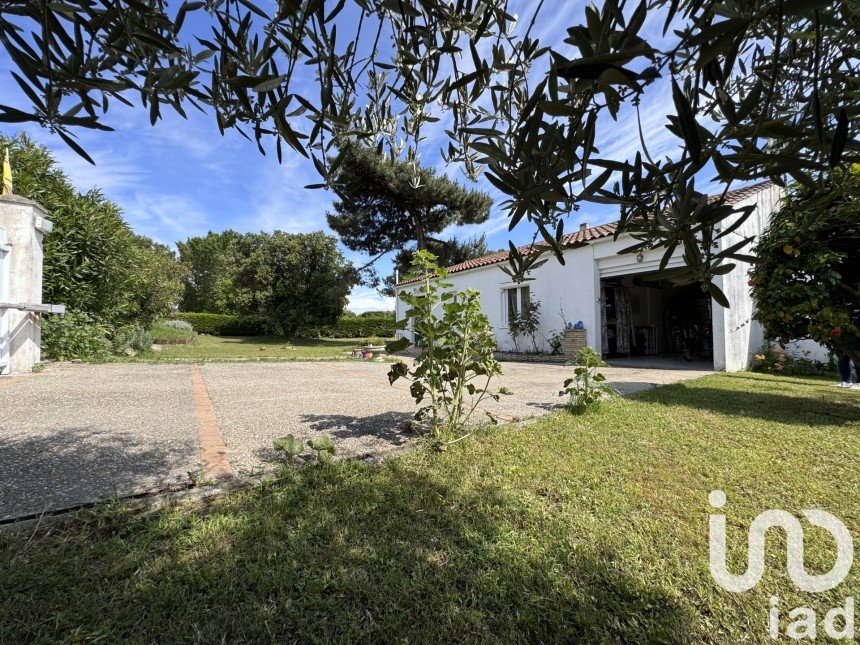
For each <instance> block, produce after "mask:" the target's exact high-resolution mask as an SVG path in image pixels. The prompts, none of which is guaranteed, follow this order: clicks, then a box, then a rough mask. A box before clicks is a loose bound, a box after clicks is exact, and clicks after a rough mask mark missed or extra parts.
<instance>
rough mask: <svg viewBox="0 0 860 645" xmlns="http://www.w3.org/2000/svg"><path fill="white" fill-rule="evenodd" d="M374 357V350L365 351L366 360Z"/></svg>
mask: <svg viewBox="0 0 860 645" xmlns="http://www.w3.org/2000/svg"><path fill="white" fill-rule="evenodd" d="M371 358H373V352H364V360H366V361H368V360H370V359H371Z"/></svg>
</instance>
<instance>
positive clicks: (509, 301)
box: [505, 286, 530, 323]
mask: <svg viewBox="0 0 860 645" xmlns="http://www.w3.org/2000/svg"><path fill="white" fill-rule="evenodd" d="M529 295H530V294H529V288H528V287H527V286H526V287H513V288H511V289H505V322H507V323H510V322H511V320H513V319H514V317H515V316H517V315H518V314H519V313H520V312H521V311H522V310H523V308H524V307H525V306H526V305H527V304H528V302H529Z"/></svg>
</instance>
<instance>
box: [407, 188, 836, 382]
mask: <svg viewBox="0 0 860 645" xmlns="http://www.w3.org/2000/svg"><path fill="white" fill-rule="evenodd" d="M782 195H783V191H782V189H780V188H778V187H776V186H772V187H769V188H766V189H764V190H761V191H759V192H757V193H755V194H754V195H753V196H752V197H750V198H748V199H746V200H744V201H742V202H738V203H737V206H746V205H749V204H754V205H755V206H756V210H755V211H754V212H753V213H752V214H751V215H750V216H749V218H748V219H747V221H746V222H744V224H743V225H742V226H741V227H740V228H739V229H738V230H737V231H734V232H732V233H730V234H729V235H727V236H726V237H725V238H722V239H721V240H719V241H718V243H719V244H720V248H721V249H724V248H727V247H728V246H731V245H732V244H735V243H736V242H738V241H739V240H741V239H743V238H745V237H749V236H756V237H757V236H758V235H759V234H760V233H761V232H762V231H763V230H764V229H765V228H766V226H767V223H768V221H769V219H770V214H771V213H772V212H773V211H774V210H775V209H776V208H778V207H779V200H780V198H781V197H782ZM725 226H728V223H727V224H725ZM634 243H635V240H633V239H632V238H630V237H629V236H627V235H622V236H621V237H620V238H619V239H618V240H614V239H613V238H612V237H607V238H601V239H598V240H595V241H593V242H590V243H589V244H588V245H586V246H582V247H579V248H574V249H567V250H566V251H565V252H564V258H565V265H564V266H562V265H561V264H560V263H559V262H558V261H557V260H556V259H555V257H554V256H552V255H550V254H547V255H546V256H545V257H547V259H548V261H547V262H546V264H544V265H543V266H541V267H539V268H538V269H536V270H535V271H532V272H531V274H530V276H529V277H531V278H534V279H533V280H530V281H529V282H527V283H524V284H528V285H529V288H530V291H531V296H532V297H533V298H536V299H537V300H539V301H540V314H541V325H540V334H539V336H540V339H541V341H542V343H543V349H545V350H548V349H549V346H548V344H547V342H546V339H547V338H548V337H549V335H550V334H551V333H552V332H553V331H558V330H560V329H562V328H563V322H562V318H561V316H560V313H559V312H560V311H564V317H565V319H566V321H567V322H570V323H576V322H577V321H580V320H581V321H582V322H583V323H584V324H585V329H586V336H587V339H588V344H589V345H590V346H591V347H593V348H595V349H596V350H597V351H600V347H601V338H600V303H599V302H598V300H599V297H600V280H601V278H606V277H611V276H620V275H630V274H635V273H649V272H653V271H657V270H658V269H659V266H660V261H661V259H662V257H663V253H664V249H655V250H650V251H645V252H644V253H643V254H642V255H643V258H642V261H641V262H639V261H637V258H636V254H623V255H619V253H620V252H621V251H622V250H623V249H625V248H628V247H629V246H631V245H633V244H634ZM739 252H741V253H748V252H749V249H748V248H747V249H743V250H741V251H739ZM682 253H683V252H682V250H681V249H677V250H676V251H675V254H674V255H673V256H672V258H671V259H670V261H669V263H668V265H667V267H666V268H675V267H681V266H683V265H684V262H683V258H682ZM735 264H736V267H735V269H734V270H733V271H732V272H731V273H729V274H728V275H725V276H718V277H717V278H716V279H715V283H716V284H717V286H719V287H720V288H721V289H722V290H723V293H725V295H726V297H727V298H728V300H729V303H730V305H731V306H730V308H729V309H724V308H723V307H721V306H720V305H718V304H717V303H715V302H712V303H711V311H712V327H713V341H714V368H715V369H717V370H726V371H737V370H743V369H747V368H748V367H749V366H750V364H751V360H752V356H753V355H754V354H755V353H756V352H757V351H758V350H759V349H760V348H761V346H762V345H763V343H764V331H763V329H762V327H761V325H760V324H759V323H758V322H756V321H754V320H753V319H752V313H753V303H752V298H750V295H749V286H748V285H747V280H748V279H749V277H748V275H747V271H748V270H749V268H750V265H749V264H748V263H745V262H735ZM500 266H504V265H499V264H494V265H490V266H486V267H481V268H478V269H470V270H467V271H462V272H459V273H454V274H452V275H450V276H449V277H448V279H447V281H448V282H450V283H452V284H453V289H454V290H457V291H461V290H465V289H467V288H472V289H477V290H478V291H480V293H481V306H482V308H483V310H484V313H485V314H486V315H487V317H488V318H489V320H490V324H491V325H492V326H493V328H494V329H495V330H496V341H497V342H498V344H499V347H500V348H501V349H504V350H512V349H513V348H514V347H513V342H512V341H511V338H510V334H509V333H508V331H507V320H506V319H505V311H506V302H505V298H504V289H506V288H510V287H514V286H517V285H515V284H514V283H513V282H511V281H510V278H509V277H508V275H507V274H505V273H504V272H502V271H501V269H500V268H499V267H500ZM414 286H415V285H404V286H401V287H398V289H397V291H398V293H400V292H401V291H402V290H403V289H407V288H410V287H412V288H414ZM405 311H406V307H405V305H404V303H403V302H402V301H401V300H400V299H399V298H398V299H397V302H396V312H397V319H398V320H402V319H403V318H404V317H405ZM403 335H406V336H407V337H410V338H411V335H410V334H409V333H408V332H404V333H403ZM527 342H528V343H530V340H529V341H527ZM809 345H810V344H809V343H806V344H805V345H804V346H803V349H804V350H809V351H812V352H813V353H814V354H815V355H816V357H818V355H821V356H823V358H818V360H826V356H827V352H826V350H824V349H823V348H821V347H820V346H818V345H816V346H815V347H814V348H813V347H810V346H809ZM813 345H815V344H814V343H813ZM523 348H524V345H523V341H520V349H523Z"/></svg>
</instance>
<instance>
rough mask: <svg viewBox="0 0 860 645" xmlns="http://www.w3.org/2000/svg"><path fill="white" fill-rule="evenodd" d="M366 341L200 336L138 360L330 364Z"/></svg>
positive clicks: (346, 355) (357, 339)
mask: <svg viewBox="0 0 860 645" xmlns="http://www.w3.org/2000/svg"><path fill="white" fill-rule="evenodd" d="M364 340H365V339H363V338H298V339H294V340H293V341H292V342H291V343H287V340H286V339H285V338H283V337H279V336H208V335H206V334H199V335H197V336H196V337H195V338H194V340H193V341H192V342H191V343H190V344H188V345H165V346H164V347H163V348H162V350H161V351H160V352H152V353H147V354H146V355H144V356H142V357H140V358H139V360H158V361H206V360H215V361H217V360H280V361H284V360H296V361H301V360H330V359H342V358H348V357H350V356H351V355H352V348H353V347H355V346H356V345H361V344H363V343H364Z"/></svg>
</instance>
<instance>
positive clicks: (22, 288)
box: [0, 195, 51, 373]
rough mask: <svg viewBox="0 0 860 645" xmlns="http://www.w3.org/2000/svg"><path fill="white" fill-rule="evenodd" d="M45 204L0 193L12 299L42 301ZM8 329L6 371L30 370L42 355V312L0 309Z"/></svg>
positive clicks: (0, 220) (0, 219)
mask: <svg viewBox="0 0 860 645" xmlns="http://www.w3.org/2000/svg"><path fill="white" fill-rule="evenodd" d="M46 216H47V212H46V211H45V209H44V208H42V207H41V206H39V205H38V204H36V203H35V202H32V201H30V200H29V199H24V198H23V197H18V196H16V195H11V196H0V228H2V229H5V232H6V244H7V245H8V246H9V247H11V248H10V250H9V251H8V252H7V253H5V254H4V255H5V256H6V258H5V262H6V265H5V267H4V268H5V269H6V271H5V272H6V275H7V276H8V279H9V283H8V292H7V297H6V298H4V300H6V301H8V302H12V303H27V304H40V303H41V302H42V260H43V255H44V254H43V250H42V237H43V229H44V230H50V227H51V223H50V222H49V221H48V220H47V219H46ZM0 315H2V318H3V319H4V322H3V327H4V328H6V329H8V332H9V336H8V345H9V364H8V365H7V366H6V367H5V368H3V370H4V373H10V372H11V373H16V372H29V371H31V370H32V369H33V365H34V364H36V363H38V362H39V360H40V358H41V340H42V323H41V319H40V317H39V314H37V313H33V312H28V311H17V310H15V309H6V310H0Z"/></svg>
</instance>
